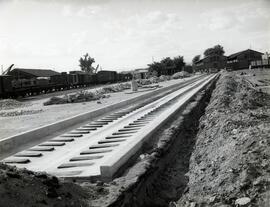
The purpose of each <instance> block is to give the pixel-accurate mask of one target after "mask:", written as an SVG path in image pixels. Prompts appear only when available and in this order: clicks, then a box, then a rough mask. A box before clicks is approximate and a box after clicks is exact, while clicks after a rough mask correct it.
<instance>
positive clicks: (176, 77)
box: [172, 71, 190, 79]
mask: <svg viewBox="0 0 270 207" xmlns="http://www.w3.org/2000/svg"><path fill="white" fill-rule="evenodd" d="M189 76H190V74H189V73H188V72H185V71H181V72H178V73H175V74H173V75H172V79H179V78H185V77H189Z"/></svg>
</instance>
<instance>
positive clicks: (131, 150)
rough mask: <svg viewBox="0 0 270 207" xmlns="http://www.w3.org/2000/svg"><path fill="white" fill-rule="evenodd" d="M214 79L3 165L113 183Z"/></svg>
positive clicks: (54, 140) (124, 111) (194, 83)
mask: <svg viewBox="0 0 270 207" xmlns="http://www.w3.org/2000/svg"><path fill="white" fill-rule="evenodd" d="M214 78H215V75H209V76H205V77H202V78H201V79H199V80H198V79H196V80H193V81H190V82H188V83H187V84H184V85H183V86H182V87H181V88H180V89H178V90H176V91H174V92H172V93H169V94H167V95H165V96H164V97H162V98H160V99H158V100H155V101H153V102H151V103H148V104H146V105H145V104H139V105H136V106H130V107H128V108H125V109H122V110H119V111H117V112H113V113H111V114H109V115H106V116H104V117H102V118H100V119H98V120H95V121H91V122H89V123H87V124H83V125H81V126H80V127H78V128H76V129H74V130H72V131H70V132H67V133H64V134H61V135H58V136H56V137H53V138H51V139H49V140H47V141H44V142H42V143H39V144H38V145H36V146H33V147H30V148H27V149H24V150H23V151H20V152H18V153H16V154H13V155H12V156H9V157H7V158H5V159H4V160H2V162H4V163H7V164H10V165H15V166H17V167H19V168H27V169H29V170H32V171H46V172H48V173H50V174H53V175H56V176H58V177H64V178H76V179H89V178H93V179H95V178H98V179H103V180H111V179H112V178H113V176H114V175H115V174H116V173H117V172H118V171H119V170H120V168H121V167H122V166H123V165H124V164H126V163H127V162H128V161H129V159H130V158H131V157H132V156H134V155H135V154H136V153H137V152H138V151H139V150H140V148H141V146H142V145H143V143H144V142H145V141H147V140H148V139H149V137H150V136H151V135H152V134H153V133H154V132H155V131H156V129H157V128H159V127H160V126H162V125H163V124H164V123H165V122H166V121H167V120H168V119H169V118H170V117H171V116H172V115H173V114H174V113H175V112H176V111H178V110H179V109H180V108H181V107H183V106H184V105H185V104H186V103H187V102H188V101H189V100H190V99H191V98H192V97H193V96H194V95H195V94H196V93H197V92H198V91H200V90H201V89H202V88H203V87H204V86H205V85H207V84H208V83H209V82H210V81H211V80H212V79H214Z"/></svg>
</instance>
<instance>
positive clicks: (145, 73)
mask: <svg viewBox="0 0 270 207" xmlns="http://www.w3.org/2000/svg"><path fill="white" fill-rule="evenodd" d="M133 76H134V78H135V79H146V78H148V77H149V69H148V68H139V69H135V70H134V71H133Z"/></svg>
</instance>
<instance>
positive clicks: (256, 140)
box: [177, 73, 270, 207]
mask: <svg viewBox="0 0 270 207" xmlns="http://www.w3.org/2000/svg"><path fill="white" fill-rule="evenodd" d="M269 114H270V96H269V95H268V94H266V93H262V92H259V91H256V90H255V89H253V88H251V87H250V86H249V84H248V83H247V82H246V81H244V79H243V77H241V76H236V75H233V74H227V73H226V74H223V75H222V76H221V77H220V79H219V81H218V82H217V87H216V89H215V90H214V92H213V94H212V98H211V101H210V103H209V105H208V106H207V108H206V112H205V115H204V116H203V117H202V118H201V120H200V126H199V132H198V134H197V141H196V144H195V148H194V151H193V152H192V156H191V159H190V163H189V166H190V167H189V172H188V173H187V175H188V176H189V183H188V185H187V188H186V192H185V193H184V195H183V196H182V197H181V198H180V200H179V201H178V204H177V206H187V207H188V206H223V207H225V206H255V207H256V206H258V207H264V206H265V207H266V206H269V201H270V162H269V160H270V150H269V144H270V140H269V134H270V116H269Z"/></svg>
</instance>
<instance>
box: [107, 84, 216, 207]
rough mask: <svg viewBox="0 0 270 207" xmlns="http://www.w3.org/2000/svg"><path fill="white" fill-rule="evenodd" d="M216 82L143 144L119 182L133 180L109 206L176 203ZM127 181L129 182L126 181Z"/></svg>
mask: <svg viewBox="0 0 270 207" xmlns="http://www.w3.org/2000/svg"><path fill="white" fill-rule="evenodd" d="M215 82H216V80H214V81H212V82H211V83H210V84H209V85H208V86H207V88H205V90H203V91H201V92H200V93H199V94H197V96H196V97H194V98H193V100H192V101H191V102H190V103H189V104H188V105H187V106H186V108H185V109H184V111H183V110H182V111H179V112H178V113H177V114H176V115H175V116H174V117H173V118H172V119H171V121H170V122H169V123H167V125H166V126H164V127H163V128H162V129H160V130H159V131H158V132H156V134H155V135H154V136H153V139H152V140H151V143H148V144H146V146H145V148H144V150H143V152H142V155H141V156H140V160H139V161H138V163H137V164H135V166H133V167H131V168H130V170H129V172H127V174H126V175H125V176H124V177H122V178H119V179H116V180H115V181H114V182H115V183H121V180H123V179H124V180H125V181H124V182H126V181H127V180H132V182H130V181H129V182H126V184H125V185H123V189H122V190H121V193H119V195H118V196H115V201H113V202H110V204H109V205H108V206H110V207H114V206H115V207H116V206H117V207H119V206H129V207H137V206H168V205H169V203H170V201H171V200H177V199H178V198H179V197H180V196H181V195H182V193H183V192H184V190H185V188H186V185H187V183H188V178H187V177H186V176H185V173H186V172H187V171H188V169H189V157H190V155H191V152H192V149H193V146H194V144H195V137H196V133H197V129H198V125H199V118H200V117H201V115H202V114H203V113H204V109H205V107H206V106H207V104H208V101H209V99H210V97H211V93H212V91H213V89H214V87H215ZM128 177H130V178H132V179H128Z"/></svg>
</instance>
